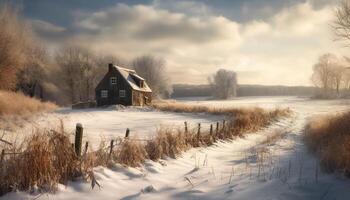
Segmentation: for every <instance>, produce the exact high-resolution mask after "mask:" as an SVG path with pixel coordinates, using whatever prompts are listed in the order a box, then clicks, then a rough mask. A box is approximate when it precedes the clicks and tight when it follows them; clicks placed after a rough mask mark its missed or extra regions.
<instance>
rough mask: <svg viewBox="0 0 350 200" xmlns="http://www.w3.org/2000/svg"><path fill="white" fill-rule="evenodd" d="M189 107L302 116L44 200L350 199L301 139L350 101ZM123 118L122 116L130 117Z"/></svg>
mask: <svg viewBox="0 0 350 200" xmlns="http://www.w3.org/2000/svg"><path fill="white" fill-rule="evenodd" d="M181 101H186V102H188V103H195V104H202V105H211V106H261V107H265V108H273V107H290V108H291V109H292V110H293V111H294V112H295V114H294V115H293V117H291V118H288V119H283V120H280V121H279V122H277V123H275V124H273V125H272V126H271V127H268V128H266V129H264V130H261V131H259V132H257V133H252V134H249V135H247V136H246V137H244V138H236V139H234V140H232V141H226V142H223V141H220V142H217V143H216V144H215V145H213V146H211V147H207V148H195V149H191V150H189V151H187V152H185V153H184V154H183V155H182V156H180V157H179V158H177V159H166V160H163V161H161V162H153V161H147V162H146V164H145V165H144V166H143V167H142V168H137V169H135V168H123V167H121V166H119V165H116V166H115V167H113V168H112V169H107V168H103V167H96V168H95V170H94V173H95V176H96V178H97V180H98V182H99V183H100V184H101V185H102V187H101V188H100V189H99V188H95V189H94V190H92V189H91V187H90V185H89V183H85V182H82V181H80V182H79V181H78V182H71V183H69V185H68V186H67V187H65V186H60V188H59V190H58V192H57V193H55V194H44V195H42V196H40V197H39V199H125V200H126V199H152V200H153V199H240V200H241V199H243V200H244V199H247V200H250V199H259V200H261V199H262V200H264V199H266V200H267V199H285V200H292V199H323V200H326V199H332V200H333V199H337V200H339V199H344V200H345V199H350V190H349V187H350V180H349V179H348V178H345V177H343V176H342V175H341V174H325V173H323V172H322V170H321V169H319V165H318V162H317V159H316V158H315V157H314V156H313V155H311V154H309V153H308V152H307V150H306V148H305V146H304V144H303V143H302V140H301V139H302V132H303V127H304V124H305V123H306V122H307V120H308V119H310V117H314V116H316V115H319V114H326V113H336V112H343V111H346V110H349V108H350V106H349V105H350V101H343V100H327V101H325V100H323V101H316V100H309V99H306V98H297V97H263V98H254V97H251V98H239V99H234V100H227V101H212V100H200V101H197V100H195V99H186V100H184V99H182V100H181ZM95 112H98V111H95ZM106 112H107V113H104V114H108V115H110V114H112V113H109V112H112V111H106ZM126 112H131V111H126ZM98 113H99V112H98ZM116 113H118V114H115V117H117V115H119V114H120V115H122V113H120V112H116ZM85 114H86V115H89V116H90V115H92V116H94V115H95V114H91V113H85ZM104 114H103V113H100V115H99V117H102V115H104ZM140 114H142V115H144V116H141V117H140V118H142V117H145V115H146V114H145V113H143V112H141V113H140ZM147 114H154V115H157V114H158V115H161V116H158V117H160V118H161V117H163V113H153V111H152V112H150V113H147ZM168 114H169V115H170V113H165V114H164V115H168ZM71 115H74V113H70V114H69V116H71ZM135 115H137V114H135ZM131 116H132V115H130V117H131ZM124 117H126V116H124ZM127 117H129V115H128V116H127ZM134 117H135V116H134ZM177 117H178V116H177ZM177 117H174V118H175V119H176V118H177ZM186 117H189V116H186ZM193 117H200V116H193ZM202 117H203V118H205V116H202ZM87 118H88V117H87ZM97 118H98V117H96V118H95V119H97ZM180 118H181V117H180ZM169 120H170V119H169ZM181 120H182V119H181ZM126 121H127V119H125V123H126ZM128 123H129V122H128ZM276 133H280V134H281V138H276V140H275V141H270V142H266V139H267V136H272V135H274V134H276ZM261 155H264V157H263V158H264V159H263V161H261V159H260V158H261ZM259 172H260V173H259ZM36 195H37V194H28V193H26V192H13V193H9V194H7V195H5V196H3V197H1V198H0V199H11V200H16V199H33V198H35V197H37V196H36Z"/></svg>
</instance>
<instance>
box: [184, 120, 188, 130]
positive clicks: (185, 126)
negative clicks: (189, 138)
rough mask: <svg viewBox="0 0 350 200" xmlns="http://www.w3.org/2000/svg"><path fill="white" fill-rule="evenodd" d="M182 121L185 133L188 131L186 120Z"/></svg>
mask: <svg viewBox="0 0 350 200" xmlns="http://www.w3.org/2000/svg"><path fill="white" fill-rule="evenodd" d="M184 123H185V133H187V132H188V127H187V122H186V121H185V122H184Z"/></svg>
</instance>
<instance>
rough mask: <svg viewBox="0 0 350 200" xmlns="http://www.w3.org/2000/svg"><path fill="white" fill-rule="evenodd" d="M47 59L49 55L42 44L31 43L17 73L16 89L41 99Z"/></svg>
mask: <svg viewBox="0 0 350 200" xmlns="http://www.w3.org/2000/svg"><path fill="white" fill-rule="evenodd" d="M48 60H49V55H48V53H47V51H46V49H45V47H44V46H36V45H35V46H34V45H33V47H31V48H29V49H28V53H27V59H26V62H25V64H24V65H23V67H22V68H21V69H20V70H19V71H18V73H17V77H18V78H17V79H18V81H17V89H18V90H21V91H22V92H23V93H24V94H26V95H29V96H30V97H34V96H37V97H40V98H41V99H43V83H44V81H45V79H46V78H47V77H46V71H47V70H46V68H47V66H48V65H49V64H48V62H49V61H48Z"/></svg>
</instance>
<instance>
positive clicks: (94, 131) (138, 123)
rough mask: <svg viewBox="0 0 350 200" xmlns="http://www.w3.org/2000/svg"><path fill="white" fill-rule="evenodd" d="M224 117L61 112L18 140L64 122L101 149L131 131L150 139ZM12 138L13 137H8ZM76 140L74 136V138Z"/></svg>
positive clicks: (133, 110) (132, 110)
mask: <svg viewBox="0 0 350 200" xmlns="http://www.w3.org/2000/svg"><path fill="white" fill-rule="evenodd" d="M223 118H224V116H220V115H206V114H204V113H203V114H189V113H170V112H159V111H156V110H153V109H151V108H140V107H127V108H125V107H120V106H111V107H109V108H103V109H81V110H72V109H70V108H64V109H60V110H58V111H56V112H54V113H49V114H45V115H42V116H39V117H37V118H36V119H34V120H32V121H33V123H28V124H26V125H25V127H24V128H22V129H20V130H17V131H16V133H17V134H18V135H17V134H16V137H15V138H18V137H21V136H26V135H28V133H31V132H32V130H33V128H45V127H49V128H52V127H57V126H58V125H59V124H60V120H62V121H63V123H64V126H65V128H66V130H67V131H69V132H72V133H73V132H74V130H75V126H76V124H77V123H81V124H82V125H83V127H84V138H83V140H84V141H89V143H90V144H92V147H93V148H96V147H98V146H99V144H100V141H101V140H107V141H109V140H111V139H115V138H116V137H124V136H125V131H126V129H127V128H129V129H130V136H136V137H138V138H144V139H146V138H149V137H151V136H152V135H154V134H155V133H156V129H157V128H160V127H162V126H167V127H174V128H175V127H178V126H184V122H185V121H187V122H188V124H189V126H191V125H192V126H194V125H195V124H197V123H202V124H203V127H204V128H205V125H207V126H208V128H209V124H210V123H216V122H217V121H221V120H223ZM8 136H9V135H8ZM72 137H73V136H72ZM9 140H10V141H11V139H9Z"/></svg>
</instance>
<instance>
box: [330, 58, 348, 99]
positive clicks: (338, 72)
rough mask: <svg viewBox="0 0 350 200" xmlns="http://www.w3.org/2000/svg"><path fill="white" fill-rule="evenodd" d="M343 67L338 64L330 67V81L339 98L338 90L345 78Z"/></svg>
mask: <svg viewBox="0 0 350 200" xmlns="http://www.w3.org/2000/svg"><path fill="white" fill-rule="evenodd" d="M344 73H345V67H344V66H343V65H342V64H340V63H339V62H338V63H334V64H333V66H332V73H331V79H332V85H333V87H332V88H334V89H335V90H336V92H337V95H338V97H339V96H340V89H341V87H342V83H343V80H344V78H345V76H344Z"/></svg>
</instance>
